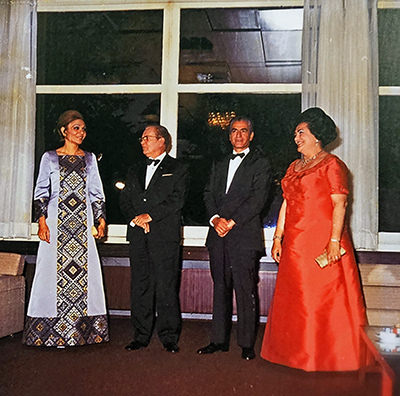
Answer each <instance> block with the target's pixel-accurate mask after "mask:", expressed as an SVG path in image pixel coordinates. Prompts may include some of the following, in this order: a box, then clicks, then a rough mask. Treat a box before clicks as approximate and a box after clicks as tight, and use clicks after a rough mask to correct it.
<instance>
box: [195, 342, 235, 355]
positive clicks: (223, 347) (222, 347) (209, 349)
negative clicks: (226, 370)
mask: <svg viewBox="0 0 400 396" xmlns="http://www.w3.org/2000/svg"><path fill="white" fill-rule="evenodd" d="M218 351H221V352H228V351H229V346H228V345H227V344H215V343H213V342H212V343H211V344H208V345H207V346H205V347H203V348H200V349H198V350H197V353H198V354H199V355H207V354H210V353H214V352H218Z"/></svg>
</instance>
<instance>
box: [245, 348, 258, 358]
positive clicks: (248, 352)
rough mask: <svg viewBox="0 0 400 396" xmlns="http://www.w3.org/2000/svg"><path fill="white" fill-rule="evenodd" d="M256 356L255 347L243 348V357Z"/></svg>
mask: <svg viewBox="0 0 400 396" xmlns="http://www.w3.org/2000/svg"><path fill="white" fill-rule="evenodd" d="M255 357H256V354H255V353H254V349H253V348H242V359H245V360H252V359H254V358H255Z"/></svg>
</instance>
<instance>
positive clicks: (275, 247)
mask: <svg viewBox="0 0 400 396" xmlns="http://www.w3.org/2000/svg"><path fill="white" fill-rule="evenodd" d="M281 254H282V243H281V241H280V240H279V239H274V243H273V244H272V249H271V256H272V258H273V259H274V260H275V261H276V262H277V263H279V261H280V260H281Z"/></svg>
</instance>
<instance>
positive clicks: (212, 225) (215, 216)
mask: <svg viewBox="0 0 400 396" xmlns="http://www.w3.org/2000/svg"><path fill="white" fill-rule="evenodd" d="M217 217H220V216H219V215H217V214H215V215H214V216H213V217H211V219H210V220H209V223H210V226H211V227H214V224H213V223H212V221H213V220H214V219H216V218H217Z"/></svg>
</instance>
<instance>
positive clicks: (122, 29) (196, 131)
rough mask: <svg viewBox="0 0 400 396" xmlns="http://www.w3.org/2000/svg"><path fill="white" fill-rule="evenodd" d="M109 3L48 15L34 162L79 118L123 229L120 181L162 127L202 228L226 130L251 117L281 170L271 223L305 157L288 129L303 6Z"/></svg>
mask: <svg viewBox="0 0 400 396" xmlns="http://www.w3.org/2000/svg"><path fill="white" fill-rule="evenodd" d="M89 3H90V2H89ZM103 3H104V5H102V6H98V8H99V9H97V10H96V9H95V10H93V8H94V7H93V6H91V7H88V6H86V8H85V6H84V5H82V6H80V5H79V4H78V3H77V4H76V6H75V7H74V9H69V8H68V10H67V11H66V10H65V9H61V8H62V6H59V9H58V7H57V6H53V8H51V7H49V8H46V4H43V8H42V9H41V7H39V16H38V51H37V54H38V87H37V92H38V100H37V139H36V157H37V163H38V160H39V158H40V155H41V154H42V153H43V152H44V151H45V150H49V149H54V148H56V147H57V145H59V141H58V140H57V139H58V137H57V136H56V135H55V133H54V131H53V129H54V125H55V122H56V119H57V117H58V115H59V114H60V113H61V112H62V111H64V110H66V109H69V108H76V109H78V110H79V111H81V112H82V113H83V114H84V116H85V118H86V120H87V126H88V136H87V139H86V141H85V144H84V148H85V149H87V150H89V151H93V152H94V153H95V154H96V155H97V156H98V158H101V159H100V161H99V168H100V172H101V177H102V180H103V184H104V188H105V192H106V201H107V212H108V222H109V223H113V224H123V223H124V219H123V216H122V214H121V213H120V211H119V206H118V197H119V196H118V195H119V191H118V190H117V189H116V188H115V182H116V181H118V180H123V179H124V175H125V173H126V170H127V168H128V167H129V166H131V165H132V164H134V163H135V161H136V160H140V159H141V156H142V155H141V149H140V145H139V144H138V142H137V138H138V137H139V136H140V134H141V132H142V131H143V129H144V127H145V126H146V123H147V122H149V121H151V122H154V121H161V123H162V124H163V125H165V126H167V128H168V129H169V130H170V132H171V134H172V136H173V151H172V155H174V156H177V157H178V158H180V159H182V160H183V161H186V162H188V163H189V165H190V170H191V177H190V180H191V184H190V191H189V199H188V200H187V205H186V207H185V209H184V224H185V225H188V226H204V225H207V219H206V218H205V213H204V210H203V203H202V191H203V188H204V184H205V182H206V179H207V178H208V174H209V172H208V170H209V165H210V164H211V162H212V160H214V159H216V158H218V157H219V156H221V155H223V154H225V153H226V152H227V151H228V150H229V145H228V139H227V130H226V123H227V122H229V119H230V118H231V117H232V116H233V115H234V114H237V115H246V116H249V117H250V118H252V119H253V121H254V126H255V131H256V138H255V142H254V143H255V144H256V145H257V146H260V147H261V148H262V149H263V150H264V152H265V153H266V154H267V155H268V157H269V158H270V161H271V165H272V166H273V169H274V180H273V183H272V188H271V191H272V193H271V196H270V199H269V202H268V205H266V209H265V213H264V223H265V226H266V227H269V226H274V225H275V222H276V217H277V212H278V208H279V204H280V195H281V191H280V186H279V182H280V179H281V177H282V175H283V173H284V170H285V169H286V167H287V165H288V164H289V162H290V161H291V160H293V158H294V157H295V156H296V151H295V149H294V146H293V145H292V143H291V139H290V136H291V134H290V132H289V121H290V120H291V119H292V118H293V117H294V116H295V115H297V114H298V113H299V111H300V108H301V104H300V100H301V98H300V87H301V85H300V81H301V33H302V9H301V8H293V7H286V8H256V7H252V5H251V2H243V4H242V5H241V6H242V7H241V8H239V7H238V6H240V5H239V3H236V4H235V5H236V7H235V8H229V7H230V5H229V3H226V4H227V5H228V8H226V7H224V8H221V7H219V8H218V7H217V6H216V8H211V7H214V4H213V2H208V5H207V2H204V8H196V9H193V8H185V6H184V5H182V3H180V4H179V5H178V4H174V5H172V6H171V5H169V6H168V7H166V6H165V2H162V1H161V2H160V4H159V7H157V5H156V4H152V5H148V6H147V7H148V9H145V8H146V6H143V4H142V5H141V6H140V7H138V8H140V9H134V6H130V9H129V10H123V9H115V6H114V7H113V8H112V10H111V5H110V9H108V7H107V2H103ZM286 3H287V2H286ZM50 8H51V9H50ZM156 8H158V9H156ZM60 11H62V12H60Z"/></svg>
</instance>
